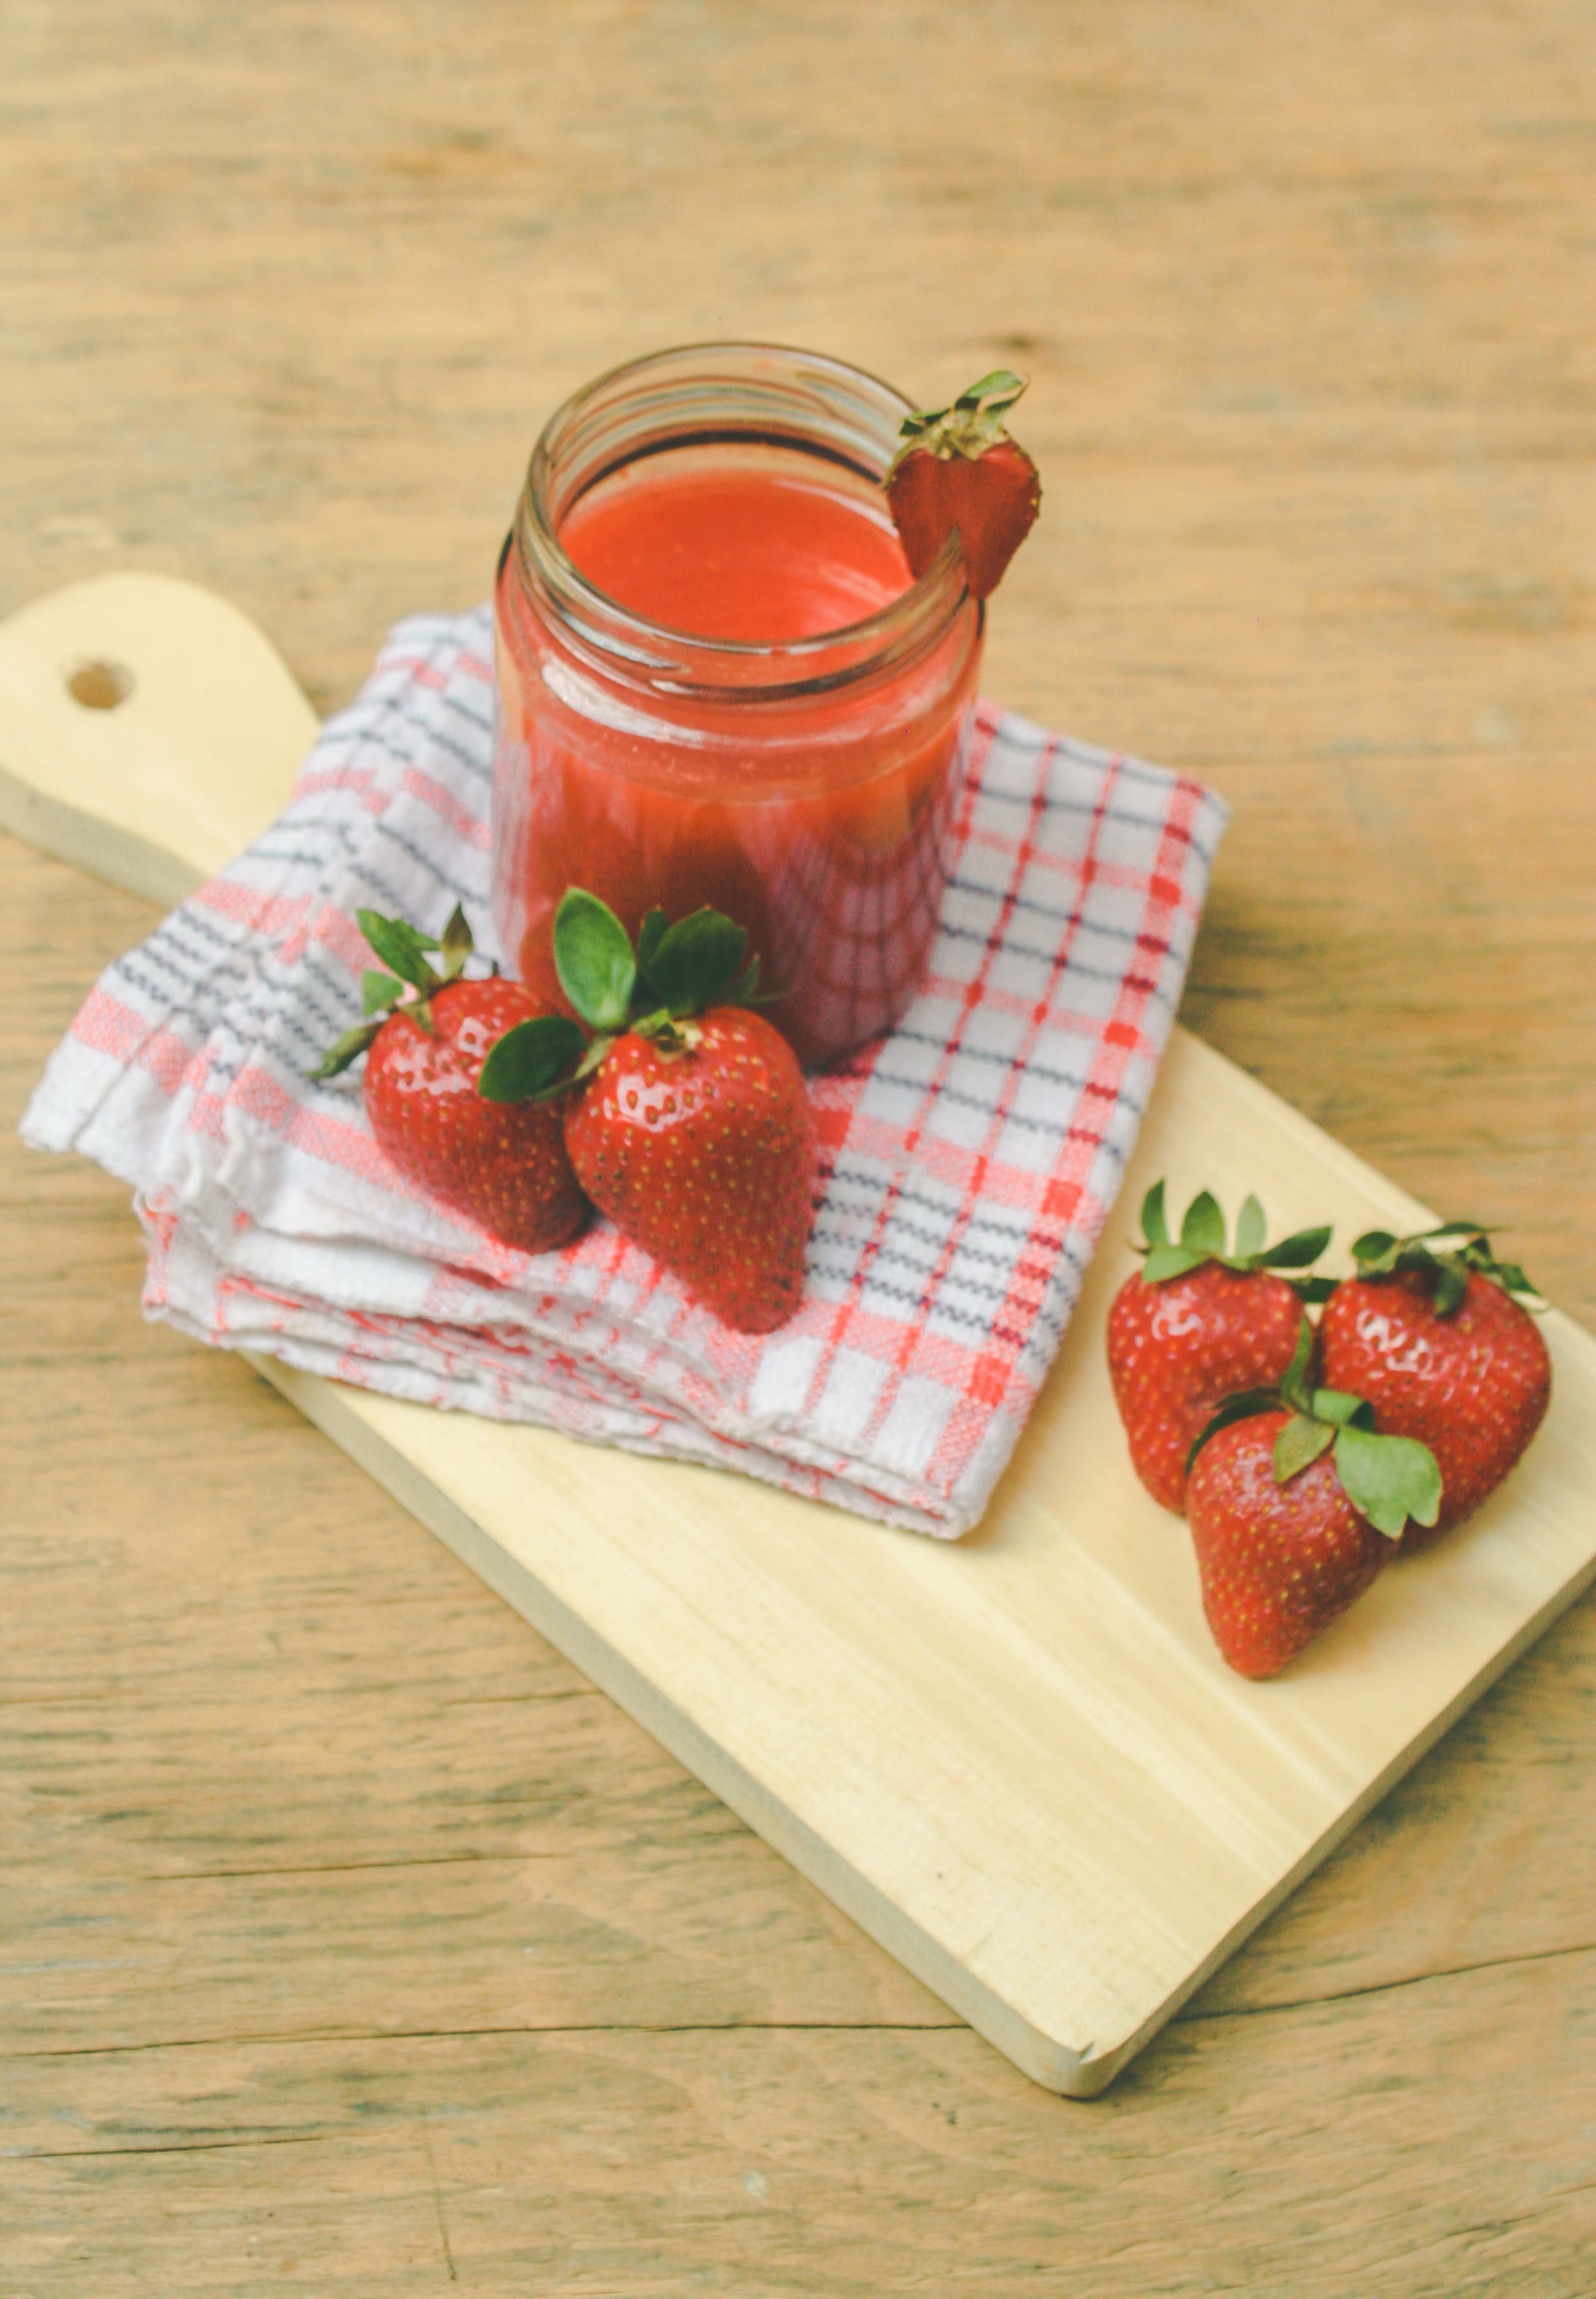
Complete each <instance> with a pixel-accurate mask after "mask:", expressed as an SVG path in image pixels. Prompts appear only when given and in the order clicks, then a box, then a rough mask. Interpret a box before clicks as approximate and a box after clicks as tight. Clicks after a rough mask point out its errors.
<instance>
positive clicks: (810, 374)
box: [507, 341, 968, 701]
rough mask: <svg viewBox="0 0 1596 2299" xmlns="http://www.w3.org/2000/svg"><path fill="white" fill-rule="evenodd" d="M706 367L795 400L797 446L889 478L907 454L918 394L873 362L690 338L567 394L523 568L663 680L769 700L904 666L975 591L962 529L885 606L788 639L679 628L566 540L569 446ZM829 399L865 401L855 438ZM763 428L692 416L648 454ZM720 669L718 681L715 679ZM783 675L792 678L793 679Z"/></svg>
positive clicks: (526, 510) (573, 616) (522, 509)
mask: <svg viewBox="0 0 1596 2299" xmlns="http://www.w3.org/2000/svg"><path fill="white" fill-rule="evenodd" d="M772 363H775V364H776V365H777V366H780V365H783V364H785V367H786V370H787V372H786V376H785V377H781V376H777V375H776V374H772V373H770V372H769V369H770V368H771V366H772ZM738 369H742V370H743V372H742V373H739V372H738V371H737V370H738ZM761 369H764V370H766V372H763V373H761V372H760V370H761ZM695 377H696V378H697V379H698V382H699V385H700V386H701V389H702V386H710V387H711V388H712V387H714V386H717V385H719V386H721V387H723V388H724V389H725V390H726V392H727V394H732V393H735V392H736V391H737V390H738V389H739V388H741V389H743V390H744V391H748V390H755V391H757V390H763V391H764V392H766V393H767V394H769V396H770V397H771V399H772V403H773V405H774V404H775V403H777V401H778V400H779V401H780V402H781V403H783V404H784V405H785V407H786V411H787V415H788V428H787V433H786V436H787V437H788V439H789V441H790V443H791V444H794V446H797V447H800V448H802V450H803V451H804V452H810V453H813V454H817V455H819V457H821V458H822V459H826V460H830V461H834V462H836V463H838V464H840V465H842V466H843V467H844V468H846V469H852V470H853V471H854V472H856V473H857V474H858V475H859V476H860V477H865V478H869V479H874V480H876V481H877V483H879V481H881V480H882V479H884V478H885V472H886V467H887V464H888V463H889V462H890V461H891V457H892V454H893V452H895V449H896V444H897V436H898V431H897V427H898V425H899V423H901V421H902V417H903V416H904V415H906V414H909V413H911V412H912V411H913V403H912V402H911V401H910V400H909V399H908V398H906V397H905V396H904V394H902V392H901V391H899V390H897V389H896V388H895V387H894V386H893V385H891V384H889V383H886V382H885V381H883V379H882V378H880V377H878V376H876V375H873V374H871V373H870V372H869V369H863V368H857V367H854V366H852V365H851V364H850V363H849V362H847V361H843V360H837V359H833V358H831V357H830V356H829V355H828V354H827V353H821V352H810V351H806V350H803V349H802V348H801V347H799V346H796V345H794V344H771V343H760V342H754V341H746V342H741V341H725V342H704V343H697V344H677V345H674V346H672V347H671V348H669V349H668V350H665V351H661V352H650V353H644V355H643V356H642V357H641V358H637V359H633V360H626V361H620V362H619V363H618V364H617V365H616V366H614V367H611V368H608V369H605V370H604V371H603V374H601V375H598V376H595V377H594V378H593V379H592V380H591V381H590V382H588V383H586V384H584V385H582V386H581V387H580V388H579V389H578V390H577V391H574V392H572V393H571V394H569V396H568V397H567V398H566V399H564V400H562V401H561V403H560V405H559V406H558V407H557V408H556V409H555V410H554V411H553V414H552V415H551V416H550V417H549V419H548V420H547V422H546V423H545V424H544V427H543V430H542V432H541V433H540V434H539V436H538V438H537V441H536V445H535V446H534V448H533V451H532V455H531V459H530V461H529V462H528V469H527V477H526V484H525V486H524V487H523V489H522V493H521V497H520V504H519V505H518V508H517V512H516V519H515V525H514V527H513V528H512V530H511V536H510V538H509V542H510V543H511V544H516V545H518V546H519V550H518V556H519V557H520V560H521V562H522V568H523V570H524V571H525V572H526V573H528V574H532V573H535V574H536V578H537V581H538V587H539V588H540V589H541V590H543V591H544V593H546V595H547V597H548V599H549V601H550V602H551V603H552V604H553V606H555V607H556V608H557V609H558V610H559V611H560V618H561V621H562V622H563V623H564V624H565V625H566V626H567V627H568V628H574V629H575V630H577V631H578V632H579V633H580V634H581V635H583V636H585V637H586V639H587V641H588V643H590V644H594V645H596V646H597V648H598V650H599V652H601V653H603V654H605V655H615V656H619V658H620V659H621V660H622V661H623V662H624V663H625V664H626V666H627V668H628V670H630V671H631V672H632V673H633V674H634V675H636V674H638V673H642V674H644V675H646V674H647V673H649V672H651V671H653V672H656V673H658V674H661V676H659V677H658V678H657V679H651V680H650V682H649V683H650V684H660V685H664V686H665V687H666V688H667V689H676V690H677V691H683V690H692V691H700V692H702V689H703V688H704V687H705V686H706V685H711V686H714V687H717V688H718V689H719V691H720V692H721V693H725V694H727V695H730V694H738V695H746V696H747V697H748V699H750V700H756V699H757V700H760V701H774V700H777V699H779V698H780V697H782V696H784V695H791V694H793V693H795V692H807V693H812V692H815V691H817V690H819V689H824V688H827V687H830V686H832V685H837V684H842V683H845V682H850V681H852V680H854V679H857V678H859V677H860V676H865V675H869V673H871V672H873V671H876V670H877V669H880V668H887V667H889V666H893V665H895V664H896V663H897V662H898V661H900V660H902V657H903V655H904V654H905V653H912V652H918V650H919V647H920V646H922V645H923V644H925V643H927V641H928V640H929V639H930V638H932V637H933V636H935V635H940V633H941V632H942V630H943V629H944V628H945V627H946V626H947V625H948V624H949V623H950V622H951V621H952V618H953V617H954V616H955V615H956V614H957V613H958V612H959V610H960V608H961V607H962V606H963V605H964V604H965V602H966V600H967V598H968V590H967V585H966V583H965V575H964V563H963V558H962V554H961V552H960V547H959V541H958V537H957V535H949V537H948V538H947V540H946V542H945V543H944V544H943V546H942V548H941V549H940V551H939V552H937V554H936V557H935V559H934V560H932V562H931V564H930V566H929V567H928V568H927V569H926V572H925V573H924V574H923V575H921V576H919V577H917V578H916V579H915V580H913V581H911V582H910V584H909V585H908V586H907V588H906V589H904V590H902V591H901V592H899V593H897V594H896V595H895V596H894V597H893V598H891V599H888V600H887V601H886V602H885V603H884V604H883V605H882V606H880V607H878V608H877V609H876V610H874V611H873V612H872V613H870V614H869V615H867V616H864V617H862V618H860V619H859V620H858V621H856V622H852V623H848V624H844V625H842V626H840V627H837V628H835V629H832V630H827V631H818V632H814V633H810V634H808V635H805V636H803V637H801V638H796V639H784V640H779V641H766V640H758V639H729V638H716V637H713V636H711V635H707V634H704V633H702V632H694V631H684V630H680V629H678V628H677V627H675V626H674V625H671V624H668V623H662V622H659V621H656V620H655V619H654V618H652V617H650V616H647V615H644V614H641V613H639V612H637V611H636V610H635V609H632V608H630V607H627V606H625V605H623V604H622V603H621V602H620V601H619V600H617V599H615V598H612V597H611V595H610V593H607V592H605V591H603V590H601V589H600V587H599V586H598V585H597V584H595V583H594V582H592V581H591V580H590V579H589V577H587V576H586V575H585V574H584V573H583V572H582V570H581V569H580V568H579V567H578V565H577V564H576V562H575V560H572V559H571V557H570V556H569V553H568V552H567V551H566V550H565V548H564V546H563V544H561V540H560V535H559V528H558V526H557V524H556V518H555V509H554V503H553V494H554V479H555V476H556V472H557V470H558V468H559V460H560V457H561V452H562V451H565V452H569V450H570V448H571V445H572V443H573V439H575V438H579V436H580V432H581V427H582V425H583V423H584V421H585V419H595V418H598V417H602V414H603V411H605V410H606V409H607V408H610V407H615V406H619V407H621V408H624V407H625V406H626V405H627V403H628V400H629V398H630V397H631V396H632V395H633V394H636V396H637V398H638V399H639V401H645V400H646V399H647V396H648V394H649V392H650V388H651V386H654V387H656V392H655V395H656V397H658V396H659V395H660V393H661V392H662V391H667V390H668V389H669V386H670V384H671V383H672V382H673V381H675V382H676V383H677V385H678V386H684V387H685V386H688V385H689V384H691V383H692V381H693V380H694V378H695ZM827 397H829V398H830V399H831V400H832V401H833V403H834V407H833V412H834V413H835V404H837V403H847V402H848V401H850V400H851V402H852V408H851V410H850V412H851V414H852V418H853V422H852V429H851V430H850V431H849V433H848V434H847V436H846V437H844V438H841V439H838V438H835V437H833V438H828V437H827V436H825V435H824V417H825V413H826V408H825V401H826V399H827ZM806 408H807V409H812V411H813V415H814V419H815V420H814V427H813V428H812V430H811V431H810V432H809V433H808V435H807V436H805V435H804V434H803V433H802V432H801V431H800V430H799V429H798V428H797V426H798V424H799V423H800V422H801V420H802V417H803V415H804V413H805V411H806ZM871 415H874V416H875V417H876V418H877V436H875V437H874V438H873V439H869V438H868V434H867V426H868V422H869V416H871ZM834 428H835V426H834ZM760 436H772V435H770V434H769V433H766V434H761V432H760V431H759V430H758V428H757V427H755V426H754V425H753V424H752V422H750V421H749V420H748V419H746V418H744V419H742V420H740V421H739V420H737V419H736V418H735V417H734V418H731V419H727V421H726V422H725V423H723V424H721V425H717V424H714V423H712V422H710V421H708V420H704V419H700V420H698V421H697V422H695V423H694V424H693V425H691V426H688V425H686V424H683V425H681V426H680V427H678V428H677V431H676V432H675V433H674V434H672V433H671V432H670V431H669V429H668V430H667V432H666V435H665V436H663V437H661V439H659V440H658V441H657V442H656V443H655V444H653V445H650V446H645V447H643V448H642V450H641V452H642V453H657V452H662V451H663V450H664V449H666V448H669V446H671V445H672V444H677V441H678V440H679V442H680V444H694V443H695V442H699V441H703V442H706V443H708V442H714V441H719V439H721V438H725V439H726V440H727V441H728V442H730V441H731V440H734V439H736V438H738V437H746V438H748V439H751V440H752V439H756V438H758V437H760ZM638 446H639V443H637V442H636V441H634V442H632V443H631V444H630V446H629V448H628V447H627V446H626V445H624V444H623V445H622V446H620V447H619V449H618V451H617V452H614V453H612V454H611V457H610V459H609V460H608V461H604V462H603V463H602V465H601V467H600V468H599V469H597V470H595V471H594V473H593V474H592V475H591V477H588V478H587V479H586V483H585V485H584V486H583V487H582V489H581V490H580V491H579V493H578V495H577V497H576V498H575V500H578V501H579V500H580V494H582V493H586V491H587V489H588V488H590V487H592V486H595V485H597V484H598V482H599V481H600V480H601V479H603V478H604V477H609V476H610V475H611V473H612V472H613V471H615V470H618V469H622V468H623V467H624V466H625V465H626V464H627V463H628V462H629V461H636V460H641V455H640V453H639V452H638ZM871 447H873V448H874V450H875V452H873V453H871V452H869V450H870V448H871ZM851 450H852V452H851ZM867 456H868V460H867ZM507 548H508V544H507ZM839 657H841V658H844V659H845V660H844V662H843V664H842V665H841V667H839V668H836V669H835V670H833V671H831V672H829V673H827V671H826V669H825V668H824V666H825V664H826V662H827V659H828V658H829V659H831V660H832V661H833V662H834V663H835V662H836V661H837V659H838V658H839ZM716 668H719V671H720V674H721V675H720V676H719V677H717V676H715V675H714V673H715V670H716ZM760 671H762V672H764V673H765V674H766V676H757V677H754V678H752V679H751V677H750V674H751V673H756V672H760ZM784 671H786V672H787V673H788V676H782V673H783V672H784ZM771 672H774V673H775V674H776V676H775V678H774V680H772V679H770V677H769V673H771Z"/></svg>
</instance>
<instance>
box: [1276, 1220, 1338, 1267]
mask: <svg viewBox="0 0 1596 2299" xmlns="http://www.w3.org/2000/svg"><path fill="white" fill-rule="evenodd" d="M1329 1242H1330V1224H1329V1223H1328V1222H1326V1223H1325V1224H1323V1225H1322V1227H1320V1228H1318V1229H1300V1230H1295V1231H1293V1233H1292V1235H1291V1236H1290V1237H1283V1238H1282V1239H1281V1241H1280V1242H1279V1244H1278V1245H1272V1246H1270V1248H1269V1249H1268V1252H1267V1253H1264V1254H1261V1255H1260V1256H1259V1259H1260V1260H1261V1261H1262V1263H1263V1266H1264V1267H1265V1268H1266V1269H1306V1268H1307V1267H1308V1266H1309V1263H1310V1262H1315V1261H1317V1260H1318V1257H1319V1256H1320V1254H1321V1253H1323V1251H1324V1250H1325V1248H1326V1246H1327V1245H1328V1244H1329Z"/></svg>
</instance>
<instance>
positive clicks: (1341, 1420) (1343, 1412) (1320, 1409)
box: [1313, 1389, 1373, 1429]
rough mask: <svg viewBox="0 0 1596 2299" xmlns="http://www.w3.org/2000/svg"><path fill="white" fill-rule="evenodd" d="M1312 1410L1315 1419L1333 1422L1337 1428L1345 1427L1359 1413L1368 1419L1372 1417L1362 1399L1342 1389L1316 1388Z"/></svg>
mask: <svg viewBox="0 0 1596 2299" xmlns="http://www.w3.org/2000/svg"><path fill="white" fill-rule="evenodd" d="M1313 1411H1314V1417H1315V1419H1316V1420H1318V1421H1329V1422H1333V1423H1334V1425H1335V1427H1336V1428H1338V1429H1344V1428H1346V1427H1347V1425H1348V1424H1349V1423H1351V1422H1352V1421H1354V1420H1356V1419H1357V1418H1358V1416H1359V1415H1360V1414H1361V1415H1364V1416H1365V1417H1366V1418H1368V1419H1372V1417H1373V1416H1372V1415H1370V1414H1369V1409H1368V1407H1367V1405H1366V1404H1365V1403H1364V1401H1363V1399H1362V1398H1360V1397H1350V1396H1349V1395H1348V1394H1347V1392H1346V1390H1344V1389H1316V1390H1314V1392H1313Z"/></svg>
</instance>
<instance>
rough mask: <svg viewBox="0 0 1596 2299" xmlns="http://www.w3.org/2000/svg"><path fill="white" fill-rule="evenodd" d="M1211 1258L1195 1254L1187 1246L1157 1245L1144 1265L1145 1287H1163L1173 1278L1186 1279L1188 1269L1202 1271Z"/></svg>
mask: <svg viewBox="0 0 1596 2299" xmlns="http://www.w3.org/2000/svg"><path fill="white" fill-rule="evenodd" d="M1210 1258H1211V1257H1210V1256H1209V1255H1208V1254H1206V1253H1193V1250H1192V1249H1191V1247H1190V1246H1187V1245H1155V1246H1154V1247H1153V1249H1152V1250H1151V1253H1150V1254H1149V1255H1148V1257H1147V1258H1146V1260H1145V1261H1144V1262H1143V1264H1142V1282H1143V1285H1162V1284H1164V1283H1165V1282H1167V1281H1168V1279H1169V1278H1171V1277H1184V1276H1185V1274H1186V1272H1187V1270H1188V1269H1201V1266H1202V1265H1203V1263H1204V1262H1205V1261H1207V1260H1209V1259H1210Z"/></svg>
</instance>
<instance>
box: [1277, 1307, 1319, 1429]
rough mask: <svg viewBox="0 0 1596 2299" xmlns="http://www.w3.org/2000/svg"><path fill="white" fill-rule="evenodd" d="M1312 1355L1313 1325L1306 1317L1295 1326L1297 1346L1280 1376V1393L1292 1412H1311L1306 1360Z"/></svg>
mask: <svg viewBox="0 0 1596 2299" xmlns="http://www.w3.org/2000/svg"><path fill="white" fill-rule="evenodd" d="M1312 1355H1313V1327H1312V1326H1311V1325H1310V1324H1309V1322H1308V1320H1307V1318H1306V1317H1304V1318H1303V1319H1302V1321H1301V1324H1299V1325H1298V1327H1297V1346H1296V1348H1295V1349H1293V1352H1292V1361H1291V1363H1290V1365H1287V1367H1286V1369H1285V1371H1284V1374H1282V1375H1281V1377H1280V1394H1281V1396H1282V1397H1283V1398H1284V1400H1285V1402H1286V1404H1287V1405H1289V1406H1290V1407H1292V1408H1293V1411H1294V1412H1297V1413H1311V1411H1312V1409H1313V1405H1312V1399H1311V1398H1309V1394H1308V1361H1309V1358H1310V1357H1312Z"/></svg>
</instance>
